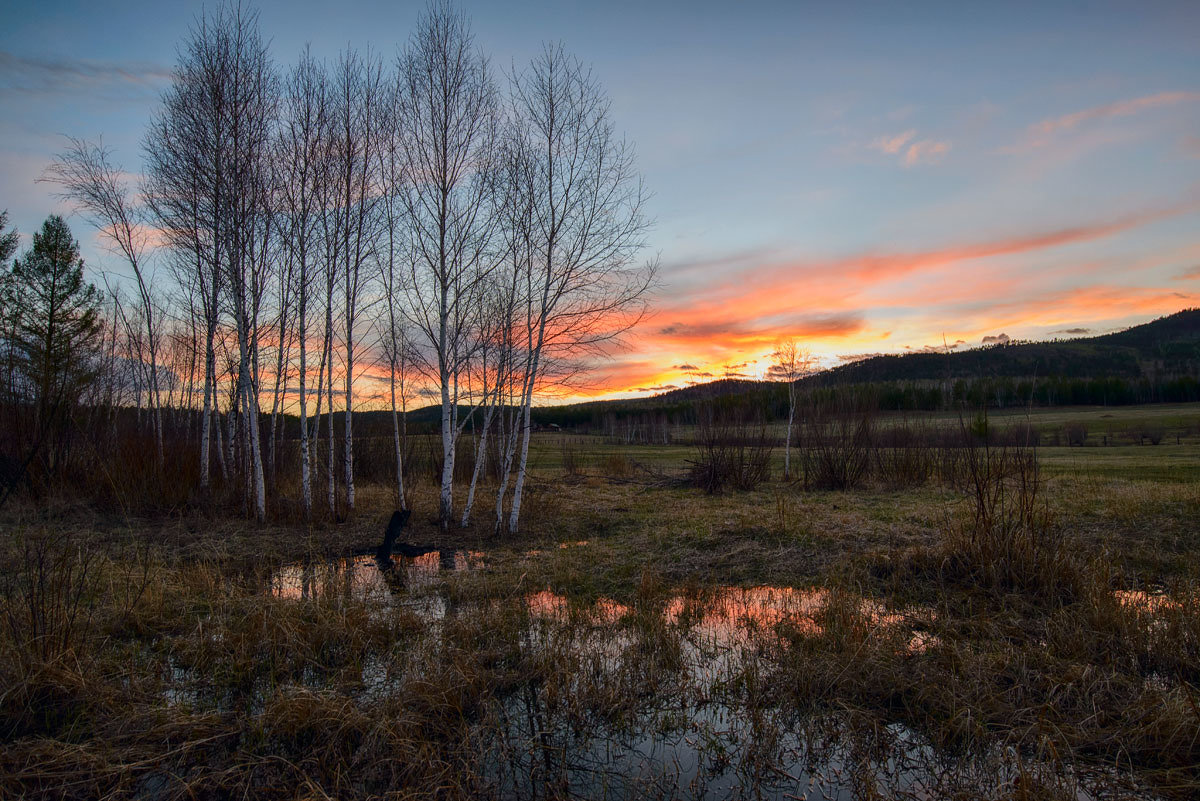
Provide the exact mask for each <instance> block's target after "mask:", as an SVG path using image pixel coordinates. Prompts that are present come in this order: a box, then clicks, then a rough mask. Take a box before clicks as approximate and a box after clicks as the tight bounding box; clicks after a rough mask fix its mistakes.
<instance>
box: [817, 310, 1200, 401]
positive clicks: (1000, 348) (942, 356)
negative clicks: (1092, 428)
mask: <svg viewBox="0 0 1200 801" xmlns="http://www.w3.org/2000/svg"><path fill="white" fill-rule="evenodd" d="M1198 366H1200V309H1187V310H1185V311H1181V312H1178V313H1176V314H1172V315H1170V316H1169V317H1161V318H1159V319H1157V320H1154V321H1152V322H1149V323H1145V324H1143V325H1138V326H1134V327H1133V328H1128V329H1126V330H1124V331H1118V332H1116V333H1112V334H1105V335H1103V336H1096V337H1081V338H1078V339H1056V340H1050V341H1047V342H1015V341H1014V342H1008V343H1005V344H999V345H991V346H987V347H982V348H973V349H971V350H965V351H958V352H950V353H906V354H902V355H897V356H873V357H871V358H869V359H864V360H862V361H858V362H854V363H852V364H847V365H843V366H841V367H838V368H835V369H833V370H828V371H826V372H823V373H820V374H818V375H816V376H813V378H812V379H810V380H811V381H812V382H814V383H818V384H820V385H825V386H827V385H833V384H860V383H874V382H880V381H920V380H938V379H957V378H965V379H975V378H994V377H1008V378H1025V377H1033V376H1045V377H1056V378H1112V377H1117V378H1130V379H1137V378H1153V377H1156V376H1161V375H1164V374H1170V375H1193V376H1194V375H1196V373H1197V368H1198Z"/></svg>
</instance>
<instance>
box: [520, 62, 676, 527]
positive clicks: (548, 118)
mask: <svg viewBox="0 0 1200 801" xmlns="http://www.w3.org/2000/svg"><path fill="white" fill-rule="evenodd" d="M512 106H513V108H512V117H513V119H514V121H515V124H514V125H513V126H512V128H511V130H512V132H513V136H514V137H515V139H516V141H515V142H514V144H513V146H512V147H513V149H515V150H518V151H519V152H520V153H521V154H522V155H521V158H522V159H523V160H524V162H525V164H526V165H527V166H526V168H525V173H526V176H527V177H526V178H525V179H523V180H522V183H521V186H522V187H523V188H524V190H525V191H527V192H528V193H529V197H528V200H527V204H526V205H527V206H528V209H529V213H528V215H527V216H526V218H525V220H526V222H525V223H524V224H526V225H528V231H527V232H526V233H523V234H522V237H524V238H526V239H527V241H528V249H527V254H528V259H527V262H526V264H525V265H524V267H525V275H524V285H525V286H524V292H525V297H526V304H527V305H526V309H527V313H526V320H525V331H526V341H525V348H526V352H527V356H526V366H525V375H524V379H523V382H522V384H523V391H522V397H521V399H520V403H521V418H520V421H519V427H520V435H519V439H520V445H519V452H518V453H517V454H516V477H515V479H514V483H513V497H512V505H511V508H510V510H509V514H508V520H507V529H508V531H510V532H514V531H516V529H517V524H518V521H519V519H520V513H521V500H522V494H523V491H524V486H525V474H526V467H527V465H528V457H529V438H530V432H531V412H532V406H533V398H534V394H535V392H536V391H537V389H538V388H539V382H540V381H541V380H542V378H543V376H544V375H545V368H546V366H547V364H548V363H549V362H550V361H552V360H556V359H563V358H566V357H573V356H574V357H577V356H580V355H584V354H596V353H598V352H601V351H602V350H603V349H604V347H605V346H606V345H607V344H609V343H611V342H613V341H614V340H615V339H616V338H617V337H618V336H619V335H620V334H621V333H622V332H623V331H626V330H628V329H629V328H630V327H631V326H632V325H634V324H635V323H636V322H637V321H638V320H639V319H640V318H641V316H642V314H643V312H644V309H645V302H646V299H647V293H648V290H649V289H650V287H651V286H652V283H653V279H654V273H655V269H654V265H653V263H647V264H638V263H637V261H636V259H637V256H638V253H639V252H640V251H641V250H642V248H643V245H644V240H643V237H644V234H645V231H646V229H647V226H648V223H647V220H646V218H645V217H644V215H643V213H642V206H643V203H644V201H645V197H646V196H645V192H644V189H643V186H642V181H641V179H640V177H639V176H638V173H637V171H636V169H635V166H634V158H633V149H632V148H631V147H630V146H629V145H628V144H627V143H626V142H625V141H624V140H623V139H620V138H619V137H618V136H617V135H616V134H615V132H614V131H613V126H612V122H611V120H610V119H609V101H608V99H607V97H606V96H605V94H604V91H603V89H602V88H601V86H600V84H599V83H598V82H597V81H596V79H595V78H594V77H593V75H592V73H591V71H590V70H588V69H587V68H586V67H584V65H583V64H582V63H581V62H580V61H579V60H578V59H576V58H574V57H572V56H570V55H569V54H567V53H566V51H565V50H564V49H563V48H562V46H560V45H548V46H546V47H545V48H543V51H542V53H541V55H539V56H538V57H537V58H535V59H534V61H533V63H532V64H531V65H530V66H529V68H528V69H526V70H525V71H524V72H523V73H521V74H519V75H517V76H514V79H513V93H512ZM501 500H502V499H501Z"/></svg>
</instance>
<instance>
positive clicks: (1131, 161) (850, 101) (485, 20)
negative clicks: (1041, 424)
mask: <svg viewBox="0 0 1200 801" xmlns="http://www.w3.org/2000/svg"><path fill="white" fill-rule="evenodd" d="M211 5H212V4H210V7H211ZM461 6H462V8H463V9H464V10H465V11H466V12H467V13H468V14H469V15H470V17H471V18H472V21H473V25H474V30H475V33H476V37H477V41H478V43H479V45H480V46H481V47H482V48H483V49H484V50H485V51H486V52H487V53H488V54H489V55H490V57H491V60H492V64H493V66H494V67H495V68H496V69H497V70H501V71H503V70H511V69H512V68H513V67H514V65H515V66H517V67H519V66H520V65H522V64H524V63H525V62H527V61H528V60H529V59H530V58H531V57H532V56H533V55H534V54H535V53H536V52H537V51H538V50H539V49H540V47H541V45H542V44H543V43H544V42H562V43H563V44H564V45H565V46H566V47H567V49H568V50H570V51H571V52H573V53H574V54H575V55H577V56H578V57H579V58H580V59H581V60H583V61H584V62H585V63H588V64H590V65H591V66H592V68H593V70H594V72H595V74H596V76H597V77H598V78H599V79H600V81H601V82H602V84H603V85H604V87H605V89H606V90H607V92H608V94H609V96H610V98H611V100H612V112H611V113H612V118H613V122H614V125H615V127H616V128H617V130H619V131H621V132H623V133H624V135H625V136H626V137H627V138H628V140H629V141H631V142H632V143H634V145H635V146H636V150H637V154H638V165H639V168H640V171H641V173H642V175H643V177H644V179H645V182H646V186H647V188H648V189H649V190H650V192H651V193H652V197H651V199H650V202H649V203H648V205H647V211H648V213H649V215H650V216H651V217H652V218H653V220H654V225H653V228H652V229H651V231H650V233H649V236H648V249H647V252H646V254H645V255H646V257H647V258H657V259H658V260H659V262H660V264H661V271H660V280H659V283H658V287H657V290H656V294H655V296H654V299H653V303H652V305H651V314H650V315H649V316H648V317H647V318H646V319H645V320H643V321H642V322H641V323H640V324H639V325H638V326H637V328H635V329H634V330H633V331H631V332H629V334H628V335H627V336H626V337H625V341H624V343H623V345H622V347H621V348H620V349H619V350H616V351H614V353H613V354H612V357H611V358H610V359H607V360H605V362H604V365H603V366H602V367H599V368H598V369H597V370H595V371H592V372H591V373H589V374H588V375H587V376H586V378H585V380H584V383H582V384H581V385H580V386H578V387H576V388H575V389H574V390H573V391H572V393H571V394H572V396H574V397H580V396H587V397H630V396H641V395H647V394H650V393H653V392H657V391H662V390H664V389H669V388H673V387H679V386H686V385H687V384H689V383H693V382H696V381H707V380H711V379H713V378H720V377H753V378H759V377H763V376H764V375H766V374H767V370H768V368H769V365H770V362H771V353H772V351H773V350H774V349H775V347H776V344H777V343H778V342H779V341H781V340H783V339H795V340H797V341H798V342H799V343H800V344H801V345H802V346H803V347H805V348H807V349H808V350H809V351H810V352H811V353H812V354H813V356H814V357H815V358H816V359H817V360H818V362H819V363H820V364H821V365H823V366H833V365H836V364H839V363H841V362H842V361H844V360H846V359H853V358H857V357H861V356H863V355H866V354H872V353H900V352H905V351H909V350H921V349H926V348H944V347H951V348H960V349H961V348H967V347H976V346H979V345H982V344H986V343H989V342H994V341H1003V340H1004V339H1008V338H1011V339H1044V338H1049V337H1066V336H1080V335H1086V334H1091V333H1102V332H1105V331H1110V330H1113V329H1117V328H1122V327H1126V326H1129V325H1133V324H1136V323H1140V322H1145V321H1147V320H1150V319H1153V318H1155V317H1158V316H1161V315H1164V314H1169V313H1172V312H1175V311H1178V310H1180V309H1183V308H1189V307H1196V306H1200V3H1197V2H1175V3H1168V2H1150V1H1147V2H1138V3H1134V2H1124V3H1105V2H1086V3H1084V2H1062V3H1054V2H1037V3H1023V2H1008V3H962V2H952V3H933V2H928V3H921V2H903V3H902V2H885V3H853V2H847V3H832V2H825V3H801V2H780V3H773V2H744V3H720V2H705V1H703V0H700V1H698V2H691V3H686V4H685V3H667V2H656V1H655V0H639V2H624V0H614V1H612V2H603V3H599V2H567V1H566V0H557V2H555V1H553V0H549V1H547V2H542V1H541V0H524V1H522V2H511V3H502V2H478V1H472V2H463V3H462V4H461ZM256 7H257V8H258V9H259V12H260V24H261V27H262V30H263V32H264V34H265V35H266V36H267V37H268V38H269V39H270V41H271V49H272V54H273V56H274V58H275V59H276V61H277V62H278V63H279V64H281V65H287V64H290V63H291V62H293V61H294V60H295V58H296V56H297V54H298V53H299V52H300V50H301V49H302V48H303V47H304V46H305V44H306V43H310V44H311V46H312V48H313V51H314V53H315V54H316V55H317V56H318V57H327V58H330V59H332V58H333V57H335V56H336V55H337V53H338V52H339V50H341V49H343V48H345V47H346V46H347V45H351V46H355V47H365V46H367V45H369V46H370V47H371V48H372V49H375V50H378V51H379V52H382V53H384V54H387V55H389V56H390V55H391V54H392V53H395V52H396V51H397V49H398V48H399V47H400V46H401V45H402V44H403V43H404V41H405V40H406V39H407V37H408V35H409V32H410V28H411V25H412V24H413V22H414V20H415V19H416V17H417V15H418V14H419V12H420V11H421V9H422V8H423V7H424V3H423V2H421V3H408V2H396V1H395V0H393V2H351V1H349V0H347V1H344V2H339V3H328V2H314V1H313V0H289V1H287V2H276V1H275V0H271V1H270V2H262V3H258V4H257V5H256ZM201 10H202V6H201V5H200V4H189V3H183V2H171V1H168V2H163V1H162V0H158V1H157V2H125V3H95V2H54V0H43V2H39V3H32V2H25V3H22V4H21V5H20V7H17V8H13V9H10V10H9V11H8V12H6V14H5V25H4V26H3V28H2V29H0V209H2V208H7V209H8V210H9V213H10V223H11V224H13V225H15V226H16V227H17V228H18V229H19V230H20V231H21V232H22V234H24V235H25V238H24V243H25V244H27V243H28V241H29V239H28V234H29V233H30V232H32V231H33V230H35V229H36V228H37V227H38V226H39V225H40V223H41V220H42V219H44V218H45V216H46V215H47V214H48V213H51V212H58V213H66V212H69V208H67V207H66V206H64V205H63V204H62V203H61V202H60V201H58V200H56V199H55V198H54V197H53V191H52V188H51V187H49V186H47V185H46V184H44V183H37V179H38V178H39V176H40V175H41V174H42V172H43V170H44V169H45V168H46V166H47V164H48V163H49V162H50V160H51V159H52V157H53V155H54V154H55V153H56V152H58V151H59V150H61V148H62V145H63V136H64V135H71V136H79V137H84V138H87V139H95V138H97V137H101V136H102V137H103V141H104V143H105V144H106V145H107V146H109V147H110V148H112V149H113V151H114V157H115V159H116V160H117V161H118V162H119V163H121V164H122V165H123V166H124V168H125V169H127V170H129V171H131V172H136V171H138V169H139V168H140V164H141V147H140V142H141V139H142V136H143V133H144V130H145V127H146V124H147V122H148V120H149V119H150V115H151V114H152V113H153V111H154V109H155V107H156V105H157V103H158V99H159V97H160V95H161V93H162V91H163V90H164V88H165V87H166V86H167V85H168V83H169V80H170V74H171V69H172V66H173V64H174V63H175V60H176V48H177V46H178V44H179V43H180V41H181V40H182V38H183V37H184V35H185V34H186V31H187V29H188V26H189V25H190V24H191V23H192V21H193V20H194V19H195V17H196V15H197V14H198V13H199V12H200V11H201ZM72 226H73V228H74V230H75V232H76V234H77V236H79V238H80V239H81V242H82V245H83V249H84V253H85V257H86V258H87V262H88V265H89V271H90V272H91V274H92V277H93V280H99V278H100V277H101V274H105V275H108V276H109V277H110V280H113V277H114V276H119V274H120V261H119V259H117V258H116V257H115V256H113V255H112V254H110V253H108V252H106V251H105V250H104V249H103V248H102V247H100V246H99V243H98V240H97V238H96V237H95V234H94V233H92V232H90V231H89V230H88V229H87V227H86V225H85V224H84V222H83V221H82V220H78V219H76V220H72ZM160 280H163V279H161V278H160Z"/></svg>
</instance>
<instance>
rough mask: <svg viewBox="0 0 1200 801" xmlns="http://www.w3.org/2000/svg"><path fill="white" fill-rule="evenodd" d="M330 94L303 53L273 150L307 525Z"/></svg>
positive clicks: (289, 84) (313, 63) (313, 62)
mask: <svg viewBox="0 0 1200 801" xmlns="http://www.w3.org/2000/svg"><path fill="white" fill-rule="evenodd" d="M327 91H328V90H327V81H326V76H325V72H324V69H323V68H322V67H321V65H320V64H319V63H318V62H317V61H316V60H315V59H314V58H313V57H312V54H311V53H310V52H309V51H308V50H307V49H305V51H304V53H303V54H302V55H301V57H300V61H299V63H297V65H296V66H295V68H293V70H292V71H291V74H290V75H289V76H288V79H287V81H286V84H285V87H284V91H283V98H282V123H281V126H280V133H279V138H278V140H277V142H276V150H275V165H276V166H275V169H276V172H277V175H278V179H277V185H278V187H279V194H280V201H281V202H280V205H281V207H282V215H281V217H280V220H281V223H282V225H283V231H282V235H281V240H282V242H283V246H284V248H285V249H286V251H287V253H288V255H289V257H290V258H291V260H292V264H293V269H294V270H295V273H296V282H295V292H296V298H295V303H296V316H295V331H296V339H297V345H298V350H299V367H298V372H297V393H298V394H297V400H298V402H299V409H300V430H299V435H300V495H301V503H302V506H303V509H304V517H305V519H306V520H311V518H312V507H313V501H312V456H311V454H310V448H311V444H310V442H309V419H308V408H309V407H308V335H309V328H308V306H309V300H310V298H309V292H310V290H309V283H310V281H312V280H313V279H314V278H315V277H316V275H317V258H318V255H319V253H320V242H319V239H318V237H319V236H320V227H319V221H320V214H321V207H320V203H321V198H322V196H323V194H324V189H323V186H322V182H323V181H324V180H325V179H326V176H327V175H328V172H327V169H326V159H327V156H326V148H325V141H324V138H323V136H324V131H325V128H326V125H327V122H326V116H327V100H328V98H327Z"/></svg>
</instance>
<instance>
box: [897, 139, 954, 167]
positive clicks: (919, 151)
mask: <svg viewBox="0 0 1200 801" xmlns="http://www.w3.org/2000/svg"><path fill="white" fill-rule="evenodd" d="M948 152H950V143H949V142H937V141H934V140H933V139H922V140H921V141H920V142H913V143H912V144H911V145H909V146H908V150H906V151H905V152H904V166H905V167H912V166H914V165H917V164H930V163H932V162H935V161H937V160H938V159H940V158H941V157H942V156H944V155H946V153H948Z"/></svg>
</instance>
